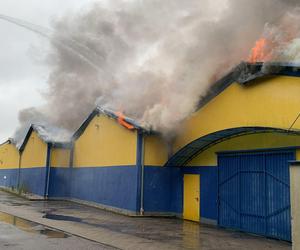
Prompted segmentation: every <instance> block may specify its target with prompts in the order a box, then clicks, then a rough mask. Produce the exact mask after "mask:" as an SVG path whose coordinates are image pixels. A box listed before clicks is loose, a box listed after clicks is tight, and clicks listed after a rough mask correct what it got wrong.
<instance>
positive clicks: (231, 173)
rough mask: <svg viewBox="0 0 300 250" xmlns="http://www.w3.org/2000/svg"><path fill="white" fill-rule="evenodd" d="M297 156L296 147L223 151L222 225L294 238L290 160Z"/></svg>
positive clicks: (261, 233) (220, 155) (220, 165)
mask: <svg viewBox="0 0 300 250" xmlns="http://www.w3.org/2000/svg"><path fill="white" fill-rule="evenodd" d="M294 159H295V151H294V150H291V151H271V152H244V153H224V154H219V156H218V165H219V178H218V180H219V197H218V200H219V203H218V223H219V225H220V226H222V227H226V228H232V229H237V230H241V231H244V232H249V233H254V234H259V235H264V236H267V237H271V238H276V239H282V240H287V241H291V215H290V185H289V164H288V161H290V160H294Z"/></svg>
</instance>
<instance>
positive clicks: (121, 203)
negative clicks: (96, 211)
mask: <svg viewBox="0 0 300 250" xmlns="http://www.w3.org/2000/svg"><path fill="white" fill-rule="evenodd" d="M136 171H137V169H136V167H135V166H112V167H84V168H68V169H66V168H51V172H50V188H49V196H50V197H71V198H75V199H80V200H84V201H92V202H96V203H99V204H102V205H106V206H112V207H116V208H120V209H126V210H131V211H136V209H137V207H136V201H137V188H136V187H137V174H136Z"/></svg>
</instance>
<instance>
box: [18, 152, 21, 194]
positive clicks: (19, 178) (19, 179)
mask: <svg viewBox="0 0 300 250" xmlns="http://www.w3.org/2000/svg"><path fill="white" fill-rule="evenodd" d="M21 161H22V152H21V151H20V155H19V169H18V183H17V190H18V192H19V193H20V182H21Z"/></svg>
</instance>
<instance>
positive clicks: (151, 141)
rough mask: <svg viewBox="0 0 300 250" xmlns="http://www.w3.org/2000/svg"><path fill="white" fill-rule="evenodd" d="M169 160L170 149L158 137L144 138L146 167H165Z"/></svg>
mask: <svg viewBox="0 0 300 250" xmlns="http://www.w3.org/2000/svg"><path fill="white" fill-rule="evenodd" d="M167 160H168V147H167V144H166V143H165V142H164V140H163V139H162V138H160V137H159V136H157V135H149V136H147V135H145V136H144V165H148V166H149V165H150V166H163V165H164V164H165V163H166V162H167Z"/></svg>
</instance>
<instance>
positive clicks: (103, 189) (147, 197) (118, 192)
mask: <svg viewBox="0 0 300 250" xmlns="http://www.w3.org/2000/svg"><path fill="white" fill-rule="evenodd" d="M18 171H19V169H5V170H4V169H3V170H0V186H4V187H13V188H16V187H17V184H18V175H19V174H18ZM188 173H189V174H200V176H201V181H200V185H201V187H200V190H201V194H200V204H201V218H206V219H210V220H217V183H218V182H217V176H218V174H217V167H183V168H177V167H157V166H145V172H144V210H145V212H146V213H147V212H148V213H151V214H155V213H172V214H182V210H183V175H184V174H188ZM20 174H21V175H20V187H21V188H25V190H26V191H27V192H30V193H33V194H37V195H41V196H43V195H44V191H45V185H46V168H45V167H41V168H28V169H21V171H20ZM4 176H6V179H5V178H4ZM137 178H138V176H137V168H136V167H135V166H113V167H85V168H51V170H50V185H49V197H50V198H51V197H55V198H58V197H59V198H64V197H65V198H70V199H78V200H83V201H90V202H94V203H98V204H101V205H104V206H108V207H114V208H118V209H124V210H128V211H133V212H138V211H139V207H137V204H138V203H137V200H138V199H139V195H138V193H137Z"/></svg>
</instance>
